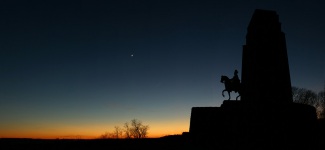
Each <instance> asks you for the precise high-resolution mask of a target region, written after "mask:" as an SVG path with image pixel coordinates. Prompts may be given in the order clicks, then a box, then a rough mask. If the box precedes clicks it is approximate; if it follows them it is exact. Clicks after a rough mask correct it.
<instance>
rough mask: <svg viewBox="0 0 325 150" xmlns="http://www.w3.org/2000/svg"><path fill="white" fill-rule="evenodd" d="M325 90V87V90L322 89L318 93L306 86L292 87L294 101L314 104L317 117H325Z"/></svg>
mask: <svg viewBox="0 0 325 150" xmlns="http://www.w3.org/2000/svg"><path fill="white" fill-rule="evenodd" d="M324 87H325V85H324ZM324 91H325V88H324V90H323V91H320V92H319V93H318V94H316V93H315V92H314V91H311V90H308V89H305V88H298V87H292V98H293V101H294V102H296V103H301V104H307V105H311V106H314V107H315V108H316V111H317V117H318V118H324V117H325V109H324V108H325V97H324Z"/></svg>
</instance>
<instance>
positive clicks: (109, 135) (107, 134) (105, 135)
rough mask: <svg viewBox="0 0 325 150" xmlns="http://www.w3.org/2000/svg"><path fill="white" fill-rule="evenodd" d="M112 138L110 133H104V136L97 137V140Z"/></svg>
mask: <svg viewBox="0 0 325 150" xmlns="http://www.w3.org/2000/svg"><path fill="white" fill-rule="evenodd" d="M111 138H113V134H112V133H110V132H105V133H104V134H102V135H100V136H99V139H111Z"/></svg>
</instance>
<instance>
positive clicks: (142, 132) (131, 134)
mask: <svg viewBox="0 0 325 150" xmlns="http://www.w3.org/2000/svg"><path fill="white" fill-rule="evenodd" d="M123 128H124V129H122V128H120V127H119V126H114V130H113V132H105V133H104V134H102V135H100V136H99V138H100V139H111V138H115V139H118V138H122V136H123V133H124V136H125V138H128V139H130V138H137V139H139V138H146V137H147V136H148V130H149V126H148V125H143V124H142V122H141V121H140V120H137V119H132V120H131V121H130V122H126V123H124V126H123Z"/></svg>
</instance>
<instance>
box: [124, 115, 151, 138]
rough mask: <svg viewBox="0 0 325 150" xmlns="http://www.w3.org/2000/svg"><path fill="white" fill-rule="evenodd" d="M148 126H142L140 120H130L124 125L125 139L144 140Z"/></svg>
mask: <svg viewBox="0 0 325 150" xmlns="http://www.w3.org/2000/svg"><path fill="white" fill-rule="evenodd" d="M148 130H149V126H148V125H143V124H142V122H141V121H140V120H137V119H132V120H131V122H130V123H128V122H126V123H125V124H124V132H125V137H126V138H146V137H147V135H148Z"/></svg>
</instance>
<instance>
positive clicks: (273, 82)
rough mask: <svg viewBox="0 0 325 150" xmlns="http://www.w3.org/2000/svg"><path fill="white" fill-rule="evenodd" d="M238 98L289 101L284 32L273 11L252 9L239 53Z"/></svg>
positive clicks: (288, 73) (288, 76) (290, 99)
mask: <svg viewBox="0 0 325 150" xmlns="http://www.w3.org/2000/svg"><path fill="white" fill-rule="evenodd" d="M241 79H242V86H243V92H242V94H241V96H242V97H241V100H242V101H247V102H268V103H270V102H276V103H283V102H292V95H291V82H290V72H289V64H288V56H287V48H286V41H285V35H284V33H283V32H282V31H281V23H280V22H279V17H278V15H277V14H276V12H275V11H270V10H259V9H257V10H255V12H254V14H253V17H252V19H251V21H250V23H249V25H248V28H247V35H246V45H244V46H243V55H242V77H241Z"/></svg>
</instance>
